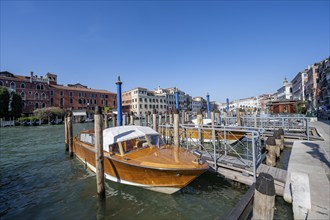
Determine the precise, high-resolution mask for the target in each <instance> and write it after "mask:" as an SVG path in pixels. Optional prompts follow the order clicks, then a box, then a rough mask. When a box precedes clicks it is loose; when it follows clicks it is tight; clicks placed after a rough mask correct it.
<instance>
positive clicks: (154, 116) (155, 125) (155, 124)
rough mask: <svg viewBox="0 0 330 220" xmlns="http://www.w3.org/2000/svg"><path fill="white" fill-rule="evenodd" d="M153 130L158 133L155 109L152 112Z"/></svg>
mask: <svg viewBox="0 0 330 220" xmlns="http://www.w3.org/2000/svg"><path fill="white" fill-rule="evenodd" d="M152 127H153V128H152V129H154V130H155V131H157V111H156V109H153V112H152Z"/></svg>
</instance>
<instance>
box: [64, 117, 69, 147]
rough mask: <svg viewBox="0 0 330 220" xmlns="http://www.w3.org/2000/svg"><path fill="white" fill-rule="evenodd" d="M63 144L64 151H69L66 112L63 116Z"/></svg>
mask: <svg viewBox="0 0 330 220" xmlns="http://www.w3.org/2000/svg"><path fill="white" fill-rule="evenodd" d="M64 143H65V151H69V138H68V112H66V113H65V115H64Z"/></svg>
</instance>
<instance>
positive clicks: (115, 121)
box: [112, 114, 117, 127]
mask: <svg viewBox="0 0 330 220" xmlns="http://www.w3.org/2000/svg"><path fill="white" fill-rule="evenodd" d="M116 126H117V115H116V114H112V127H116Z"/></svg>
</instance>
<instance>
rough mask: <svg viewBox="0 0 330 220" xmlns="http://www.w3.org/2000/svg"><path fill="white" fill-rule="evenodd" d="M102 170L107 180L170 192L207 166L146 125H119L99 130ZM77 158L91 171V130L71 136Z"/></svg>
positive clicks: (197, 156)
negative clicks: (166, 142) (102, 160)
mask: <svg viewBox="0 0 330 220" xmlns="http://www.w3.org/2000/svg"><path fill="white" fill-rule="evenodd" d="M103 150H104V170H105V177H106V178H107V179H109V180H112V181H115V182H119V183H123V184H128V185H133V186H139V187H143V188H145V189H149V190H153V191H158V192H162V193H167V194H172V193H174V192H176V191H178V190H180V189H182V188H183V187H185V186H186V185H187V184H189V183H190V182H191V181H193V180H194V179H196V178H197V177H198V176H199V175H201V174H202V173H204V172H205V171H206V170H207V169H208V167H209V165H208V163H207V162H205V161H203V160H202V158H201V154H200V153H199V152H195V153H192V152H190V151H188V150H186V149H183V148H180V147H173V146H169V145H165V144H163V143H162V141H161V139H160V137H159V134H158V133H157V132H156V131H154V130H152V129H151V128H149V127H142V126H121V127H113V128H107V129H105V130H103ZM73 151H74V153H75V154H76V156H77V158H78V159H80V160H81V161H82V162H84V163H85V164H86V165H87V166H88V167H89V168H90V169H91V170H93V171H94V172H95V147H94V132H93V131H92V130H87V131H81V132H80V133H79V134H78V135H77V137H75V138H74V146H73Z"/></svg>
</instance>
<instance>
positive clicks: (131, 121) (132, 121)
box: [130, 112, 134, 125]
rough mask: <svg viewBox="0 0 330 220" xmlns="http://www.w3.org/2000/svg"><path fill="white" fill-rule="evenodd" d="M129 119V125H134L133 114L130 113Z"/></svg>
mask: <svg viewBox="0 0 330 220" xmlns="http://www.w3.org/2000/svg"><path fill="white" fill-rule="evenodd" d="M130 118H131V119H130V125H134V112H131V115H130Z"/></svg>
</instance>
